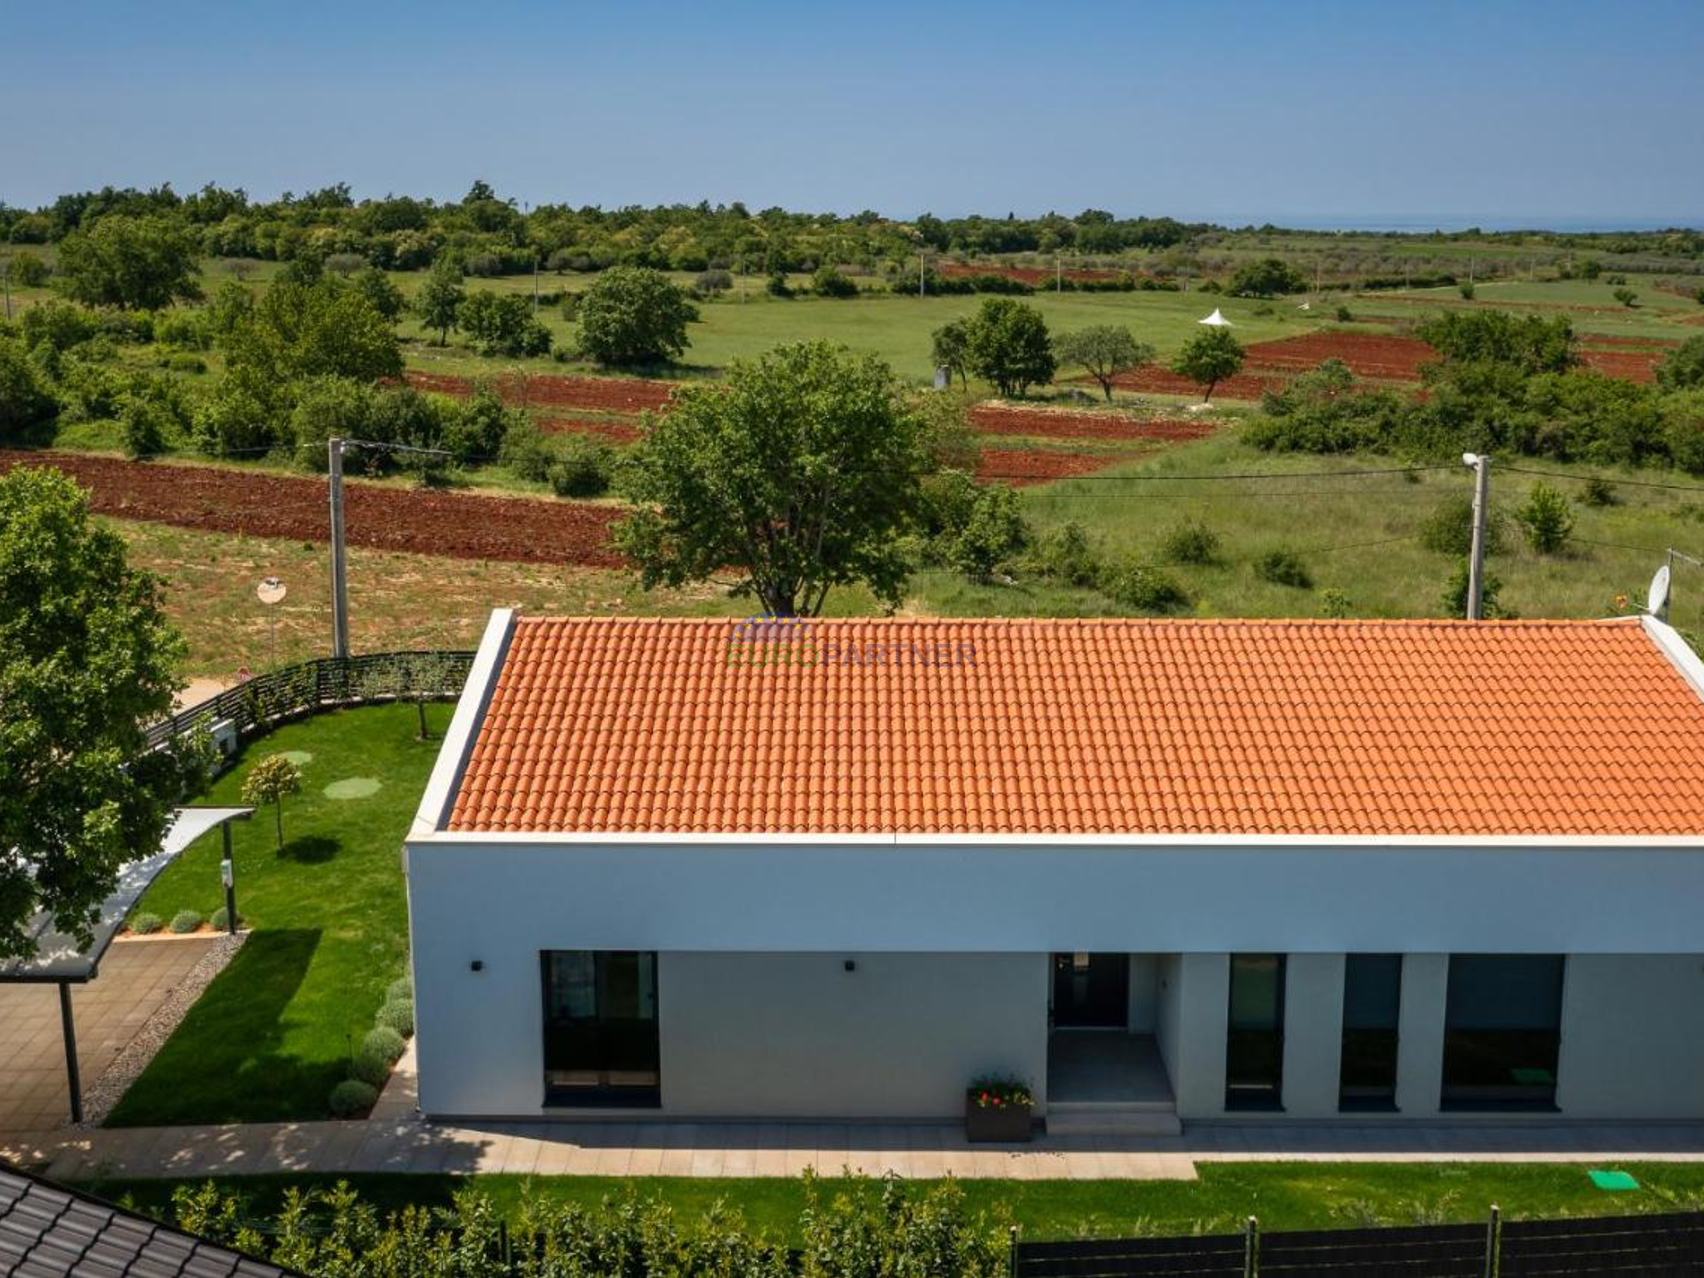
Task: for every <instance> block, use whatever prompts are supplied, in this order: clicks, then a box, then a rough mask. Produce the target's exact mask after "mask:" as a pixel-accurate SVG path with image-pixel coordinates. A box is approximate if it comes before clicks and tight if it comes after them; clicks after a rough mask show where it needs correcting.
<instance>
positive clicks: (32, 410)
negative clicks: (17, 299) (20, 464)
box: [0, 307, 59, 444]
mask: <svg viewBox="0 0 1704 1278" xmlns="http://www.w3.org/2000/svg"><path fill="white" fill-rule="evenodd" d="M37 309H40V308H39V307H38V308H37ZM58 419H59V401H58V400H57V399H55V398H54V396H53V393H52V391H51V390H49V389H48V387H47V386H46V385H44V384H43V381H42V377H41V373H40V372H39V370H38V369H37V368H36V365H35V363H34V361H32V360H31V359H30V357H29V352H28V351H26V350H25V349H24V345H23V343H22V342H18V341H13V340H8V339H6V338H3V337H0V444H40V443H46V442H47V441H48V440H49V439H51V438H52V436H53V424H54V422H56V421H57V420H58Z"/></svg>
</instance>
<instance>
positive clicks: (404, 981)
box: [385, 976, 414, 1003]
mask: <svg viewBox="0 0 1704 1278" xmlns="http://www.w3.org/2000/svg"><path fill="white" fill-rule="evenodd" d="M398 1000H401V1001H403V1002H408V1003H412V1002H413V1001H414V982H413V980H412V979H410V978H409V977H406V976H399V977H397V978H396V980H394V981H392V982H391V983H390V984H389V985H387V986H385V1002H387V1003H395V1002H397V1001H398Z"/></svg>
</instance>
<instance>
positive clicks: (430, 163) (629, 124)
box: [0, 0, 1704, 226]
mask: <svg viewBox="0 0 1704 1278" xmlns="http://www.w3.org/2000/svg"><path fill="white" fill-rule="evenodd" d="M0 29H3V30H4V32H5V39H4V47H5V49H6V56H5V70H4V72H3V73H0V200H4V201H5V202H7V203H10V204H14V205H35V204H38V203H41V202H43V201H46V200H49V199H51V198H52V197H53V196H55V195H57V194H59V193H60V192H63V191H69V190H81V189H85V188H90V187H97V186H100V185H102V184H105V183H108V182H110V183H113V184H115V185H137V186H148V185H153V184H155V183H157V182H160V181H164V180H169V181H170V182H171V183H172V184H173V185H174V186H175V187H176V188H177V189H178V190H179V191H181V192H187V191H189V190H192V189H194V188H196V187H199V186H200V185H201V184H203V183H204V182H207V181H217V182H219V183H220V184H222V185H227V186H243V187H246V188H247V189H248V190H249V191H250V192H251V193H252V194H255V195H257V196H266V197H270V196H273V195H276V194H277V193H279V192H281V191H284V190H295V191H298V192H300V191H304V190H307V189H310V188H313V187H318V186H322V185H325V184H327V183H331V182H336V181H347V182H349V183H350V184H351V186H352V187H353V188H354V190H355V192H356V194H357V195H358V196H364V195H383V194H385V193H387V192H398V193H402V192H407V193H412V194H421V195H430V196H433V197H437V198H456V197H459V196H460V195H461V194H462V193H463V192H465V191H466V189H467V187H468V185H469V183H470V182H471V181H472V179H474V178H475V177H483V178H484V179H485V180H487V181H488V182H490V183H491V184H492V185H493V186H495V187H496V188H497V189H498V191H499V193H500V194H502V195H504V196H512V197H514V198H515V199H517V200H518V201H524V202H528V203H540V202H546V201H567V202H570V203H574V204H581V203H598V204H603V205H606V206H609V205H620V204H629V203H633V204H651V203H658V202H671V201H677V200H678V201H686V202H696V201H697V200H699V199H701V198H704V199H709V200H711V201H712V202H716V201H731V200H735V199H740V200H744V201H745V202H746V203H747V204H748V205H750V206H751V207H753V208H754V209H755V208H760V207H763V206H766V205H770V204H780V205H784V206H787V207H789V208H802V209H823V210H836V211H841V212H854V211H857V210H858V209H862V208H874V209H876V210H878V211H880V212H882V213H886V214H889V215H893V216H898V217H909V216H913V215H915V214H917V213H919V212H923V211H926V210H927V211H933V212H936V213H939V214H942V215H952V214H958V213H970V212H984V213H993V214H1004V213H1006V212H1008V211H1016V212H1019V213H1040V212H1045V211H1047V210H1049V209H1057V210H1059V211H1061V212H1075V211H1077V210H1080V209H1082V208H1085V207H1090V206H1093V207H1099V208H1106V209H1110V210H1112V211H1114V212H1116V213H1119V214H1121V215H1130V214H1137V213H1152V214H1162V213H1166V214H1173V215H1177V216H1183V217H1210V218H1213V219H1216V220H1231V221H1237V222H1241V221H1245V220H1254V221H1261V220H1265V219H1267V218H1271V219H1273V220H1279V221H1282V220H1286V219H1288V220H1292V221H1296V220H1309V221H1314V222H1318V221H1321V220H1324V221H1330V220H1332V219H1334V218H1348V219H1351V220H1356V219H1358V220H1361V221H1366V220H1368V219H1372V220H1379V221H1390V220H1396V219H1403V218H1409V217H1415V218H1422V219H1424V218H1428V217H1445V218H1461V217H1465V218H1468V219H1470V220H1475V221H1480V222H1482V223H1483V224H1485V225H1491V224H1494V223H1497V222H1507V221H1509V220H1516V221H1530V220H1534V219H1536V220H1540V221H1545V222H1547V223H1550V224H1560V223H1569V224H1572V223H1578V222H1582V221H1603V222H1612V223H1614V222H1622V223H1628V224H1647V223H1653V222H1655V223H1667V222H1683V223H1687V224H1690V225H1694V226H1696V225H1699V224H1701V223H1704V0H1622V2H1621V3H1604V2H1603V0H1592V2H1584V0H1533V2H1530V3H1515V2H1513V0H1480V2H1479V3H1449V2H1443V3H1428V2H1426V0H1421V2H1420V3H1408V4H1401V5H1395V4H1383V3H1379V0H1358V2H1357V3H1308V2H1306V0H1270V2H1260V0H1220V2H1219V3H1205V2H1203V3H1181V2H1177V3H1173V2H1168V3H1153V2H1145V0H1124V2H1122V3H1116V2H1115V3H1105V4H1083V3H1074V2H1072V0H1054V2H1053V3H1038V2H1037V0H1028V2H1027V3H1022V4H1013V3H1005V2H1004V0H937V2H936V3H932V4H929V3H915V2H913V3H887V2H886V0H874V2H871V3H863V4H859V3H841V4H836V5H833V6H815V5H811V4H809V3H804V2H801V0H788V2H782V0H773V2H769V3H741V0H725V2H724V3H705V2H703V0H700V3H696V4H690V5H688V4H682V5H674V6H671V5H660V4H652V3H647V2H646V0H625V2H621V3H598V4H567V3H557V4H542V3H538V4H520V3H512V2H510V0H484V2H483V3H463V4H456V5H446V4H434V3H431V2H430V0H423V2H417V3H411V4H398V3H391V2H390V0H376V2H368V0H342V2H341V3H337V4H328V3H323V2H322V0H295V2H294V3H283V4H250V3H248V2H247V0H222V2H221V3H218V4H213V3H205V4H187V3H174V2H173V0H159V2H151V3H140V4H139V3H135V0H127V2H123V3H111V2H107V0H100V2H97V3H87V4H71V3H64V4H53V3H35V4H16V5H10V6H8V11H7V13H6V16H5V20H4V24H3V27H0Z"/></svg>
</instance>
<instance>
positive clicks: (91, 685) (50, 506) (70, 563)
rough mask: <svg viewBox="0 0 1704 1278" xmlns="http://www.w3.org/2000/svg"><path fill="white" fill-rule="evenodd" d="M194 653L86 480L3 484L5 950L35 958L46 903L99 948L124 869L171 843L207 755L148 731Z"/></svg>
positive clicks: (0, 605) (44, 478)
mask: <svg viewBox="0 0 1704 1278" xmlns="http://www.w3.org/2000/svg"><path fill="white" fill-rule="evenodd" d="M183 651H184V646H183V641H182V639H181V638H180V637H179V636H178V634H177V632H176V631H175V630H173V629H172V627H171V625H170V624H169V623H168V622H167V620H166V617H165V613H164V611H163V610H162V608H161V602H160V586H159V582H158V581H156V580H155V579H154V578H153V577H151V576H149V575H148V574H147V573H144V572H139V571H137V570H136V569H133V568H131V567H130V565H129V564H128V563H127V562H126V561H125V551H124V542H123V541H122V540H121V539H120V538H119V536H118V534H117V533H115V532H112V531H111V530H109V529H106V528H102V527H99V526H97V525H94V524H91V523H90V522H89V512H88V498H87V496H86V494H85V493H84V492H83V490H82V489H80V488H78V487H77V486H76V485H75V484H74V483H72V482H71V480H70V479H68V478H67V477H66V476H64V475H63V474H61V473H59V472H58V471H55V470H47V469H35V468H29V467H24V468H19V469H17V470H14V471H12V472H10V473H9V474H7V475H5V476H4V477H0V707H3V708H4V712H3V713H0V848H6V849H9V850H10V855H6V856H0V955H17V954H27V953H29V952H30V945H31V942H30V939H29V937H28V936H27V935H26V933H25V925H26V923H27V922H28V920H29V918H30V916H31V914H32V913H33V912H34V911H35V910H36V909H37V908H42V909H46V910H49V911H51V912H52V914H53V917H54V922H55V925H56V926H57V927H58V928H59V929H60V930H62V931H65V932H67V933H69V934H70V935H73V936H75V937H77V938H79V940H81V941H82V942H84V943H87V941H88V939H89V936H90V925H91V923H92V922H93V920H94V918H95V916H96V912H97V910H98V908H99V905H100V903H101V901H102V900H103V899H105V897H106V896H107V895H108V894H109V893H110V892H111V891H112V888H113V886H114V883H115V881H116V878H117V874H118V870H119V867H120V866H121V865H123V864H124V863H125V862H127V861H131V860H134V859H135V858H137V857H139V856H144V855H148V854H151V853H152V852H154V851H155V850H156V849H157V848H158V846H159V842H160V837H161V835H162V833H163V832H164V830H165V825H166V819H167V817H168V815H169V813H170V809H171V806H172V805H173V804H174V803H176V802H177V801H178V800H179V799H180V798H181V797H182V796H183V794H184V792H185V789H186V786H187V787H190V788H194V787H193V784H192V783H193V781H194V780H195V778H194V776H193V771H194V768H193V764H194V763H195V759H194V756H193V755H192V754H191V753H190V752H180V751H176V750H172V751H149V750H148V749H147V748H146V741H145V738H144V733H143V729H144V727H145V725H146V724H147V723H148V722H149V721H151V720H154V719H157V718H160V717H162V716H164V715H165V714H167V713H169V712H170V710H171V706H172V696H173V694H174V693H175V692H176V690H177V687H178V683H177V678H176V667H177V663H178V661H179V660H180V658H181V657H182V654H183ZM200 780H201V781H203V782H204V781H205V775H204V774H203V775H202V777H201V778H200Z"/></svg>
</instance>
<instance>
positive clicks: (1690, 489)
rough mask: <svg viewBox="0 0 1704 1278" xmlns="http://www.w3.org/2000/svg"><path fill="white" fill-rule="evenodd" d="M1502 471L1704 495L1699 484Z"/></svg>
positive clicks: (1519, 469) (1511, 468)
mask: <svg viewBox="0 0 1704 1278" xmlns="http://www.w3.org/2000/svg"><path fill="white" fill-rule="evenodd" d="M1500 469H1501V470H1503V471H1504V472H1506V473H1508V474H1511V475H1542V476H1544V477H1545V478H1547V479H1571V480H1573V481H1574V482H1575V483H1583V482H1585V481H1586V480H1591V479H1601V480H1602V481H1603V482H1604V483H1606V484H1616V485H1625V486H1626V487H1628V488H1666V489H1671V490H1673V491H1675V492H1682V493H1704V486H1700V485H1698V484H1663V483H1658V482H1657V481H1656V480H1654V479H1612V478H1610V477H1609V476H1607V475H1570V474H1569V473H1568V472H1567V471H1564V470H1539V469H1537V468H1536V467H1531V466H1503V467H1500Z"/></svg>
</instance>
